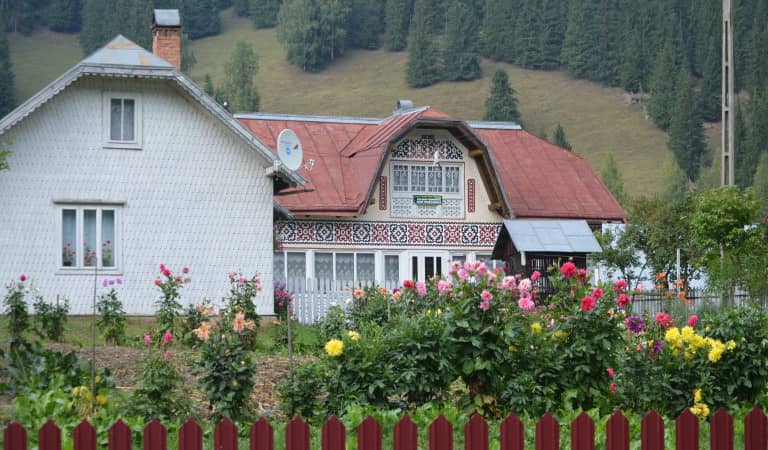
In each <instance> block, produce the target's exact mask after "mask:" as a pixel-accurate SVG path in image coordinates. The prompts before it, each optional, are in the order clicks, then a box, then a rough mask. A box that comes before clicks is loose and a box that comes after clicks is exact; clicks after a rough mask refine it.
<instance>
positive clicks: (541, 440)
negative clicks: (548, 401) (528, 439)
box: [536, 413, 560, 450]
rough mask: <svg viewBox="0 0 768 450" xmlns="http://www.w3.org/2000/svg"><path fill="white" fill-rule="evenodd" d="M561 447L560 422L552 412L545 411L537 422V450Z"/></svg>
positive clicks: (552, 449)
mask: <svg viewBox="0 0 768 450" xmlns="http://www.w3.org/2000/svg"><path fill="white" fill-rule="evenodd" d="M559 449H560V424H559V423H557V420H555V418H554V417H553V416H552V414H550V413H545V414H544V415H543V416H541V419H539V422H538V423H537V424H536V450H559Z"/></svg>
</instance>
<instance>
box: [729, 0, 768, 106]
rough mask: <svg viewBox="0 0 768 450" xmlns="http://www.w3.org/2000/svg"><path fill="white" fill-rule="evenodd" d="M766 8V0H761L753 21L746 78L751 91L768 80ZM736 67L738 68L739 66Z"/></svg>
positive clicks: (767, 19) (767, 21)
mask: <svg viewBox="0 0 768 450" xmlns="http://www.w3.org/2000/svg"><path fill="white" fill-rule="evenodd" d="M765 9H766V7H765V0H759V1H758V5H757V8H756V15H755V18H754V20H753V21H752V30H751V31H752V33H751V39H750V42H749V45H750V47H749V49H748V51H747V55H746V56H747V58H748V59H747V67H746V68H745V69H746V75H745V76H744V79H745V81H746V82H747V88H748V89H749V91H750V92H754V91H755V90H756V89H759V88H761V87H762V86H763V85H764V84H765V81H766V80H768V54H767V52H766V48H768V16H767V15H766V11H765ZM734 51H735V50H734ZM736 67H737V68H738V66H736ZM736 73H738V70H737V71H736ZM734 75H735V74H734Z"/></svg>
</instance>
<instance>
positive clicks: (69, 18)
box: [48, 0, 82, 33]
mask: <svg viewBox="0 0 768 450" xmlns="http://www.w3.org/2000/svg"><path fill="white" fill-rule="evenodd" d="M81 9H82V0H51V3H50V5H49V6H48V28H50V29H51V31H59V32H63V33H76V32H78V31H80V23H81V18H80V12H81Z"/></svg>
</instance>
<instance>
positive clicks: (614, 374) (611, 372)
mask: <svg viewBox="0 0 768 450" xmlns="http://www.w3.org/2000/svg"><path fill="white" fill-rule="evenodd" d="M605 371H606V372H608V378H613V377H615V376H616V372H614V371H613V369H612V368H610V367H609V368H607V369H605Z"/></svg>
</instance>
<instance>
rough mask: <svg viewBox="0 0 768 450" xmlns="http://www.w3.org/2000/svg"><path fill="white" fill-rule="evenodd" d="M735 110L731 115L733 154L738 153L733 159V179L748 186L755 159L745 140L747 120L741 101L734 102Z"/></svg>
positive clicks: (743, 186) (752, 148) (751, 179)
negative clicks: (732, 115)
mask: <svg viewBox="0 0 768 450" xmlns="http://www.w3.org/2000/svg"><path fill="white" fill-rule="evenodd" d="M735 109H736V112H735V115H734V117H733V147H734V154H736V155H740V156H739V157H738V158H736V159H735V160H734V161H733V165H734V172H735V173H734V177H735V178H736V179H735V180H734V181H735V183H736V185H737V186H739V187H742V188H745V187H747V186H749V185H750V184H751V183H752V181H753V176H752V175H753V174H754V172H753V170H755V165H754V164H753V162H754V161H756V159H755V157H754V155H751V154H750V153H751V152H752V150H754V147H752V146H751V145H750V142H748V141H747V121H746V117H745V116H746V114H745V108H744V106H743V105H742V102H740V101H737V102H736V108H735Z"/></svg>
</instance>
